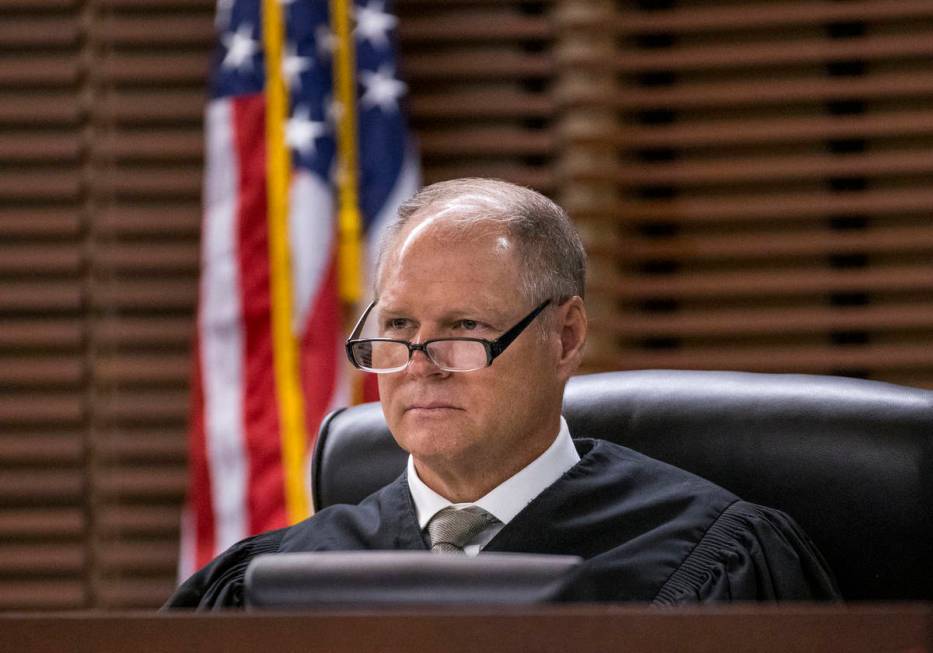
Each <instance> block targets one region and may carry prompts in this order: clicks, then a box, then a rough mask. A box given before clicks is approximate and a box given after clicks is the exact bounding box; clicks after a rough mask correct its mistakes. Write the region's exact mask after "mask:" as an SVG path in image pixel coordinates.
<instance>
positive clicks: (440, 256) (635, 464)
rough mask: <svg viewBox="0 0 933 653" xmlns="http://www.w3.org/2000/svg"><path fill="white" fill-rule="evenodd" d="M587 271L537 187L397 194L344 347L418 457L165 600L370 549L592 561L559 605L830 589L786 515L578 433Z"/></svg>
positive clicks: (831, 593)
mask: <svg viewBox="0 0 933 653" xmlns="http://www.w3.org/2000/svg"><path fill="white" fill-rule="evenodd" d="M585 272H586V255H585V252H584V250H583V246H582V243H581V241H580V238H579V236H578V234H577V233H576V231H575V230H574V227H573V225H572V223H571V222H570V221H569V219H568V218H567V215H566V214H565V213H564V211H563V210H562V209H561V208H560V207H559V206H557V205H556V204H554V203H553V202H551V201H550V200H548V199H547V198H545V197H543V196H542V195H540V194H538V193H536V192H534V191H531V190H529V189H526V188H522V187H519V186H515V185H512V184H509V183H505V182H502V181H495V180H486V179H461V180H454V181H447V182H442V183H438V184H434V185H432V186H428V187H427V188H425V189H423V190H422V191H421V192H420V193H418V194H417V195H416V196H415V197H414V198H412V199H411V200H409V201H408V202H406V203H405V204H404V205H403V206H402V207H401V209H400V211H399V216H398V219H397V221H396V222H395V223H394V224H393V225H392V226H391V227H390V229H389V231H388V233H387V235H386V237H385V241H384V243H383V250H382V254H381V256H380V262H379V265H378V269H377V275H376V281H375V287H374V291H375V292H374V295H375V300H374V301H373V303H372V304H371V305H370V306H369V308H368V309H367V310H366V311H365V312H364V314H363V315H362V316H361V318H360V321H359V323H358V324H357V326H356V328H355V329H354V331H353V333H352V334H351V336H350V339H349V340H348V342H347V351H348V354H349V356H350V358H351V361H352V362H353V364H354V365H355V366H356V367H358V368H360V369H363V370H365V371H367V372H372V373H375V374H377V375H378V380H379V392H380V397H381V402H382V409H383V412H384V414H385V418H386V421H387V423H388V426H389V429H390V430H391V432H392V434H393V436H394V437H395V439H396V441H397V442H398V444H399V446H401V447H402V448H403V449H405V450H406V451H408V453H409V454H410V456H409V458H408V465H407V469H406V470H405V471H404V473H402V475H401V476H400V477H399V478H398V479H396V480H395V481H394V482H392V483H391V484H389V485H387V486H386V487H384V488H382V489H381V490H379V491H377V492H376V493H374V494H373V495H371V496H369V497H368V498H366V499H364V500H363V501H362V502H360V503H359V504H358V505H336V506H331V507H328V508H325V509H324V510H321V511H320V512H319V513H317V514H316V515H314V516H313V517H311V518H309V519H307V520H305V521H304V522H301V523H299V524H297V525H295V526H292V527H290V528H285V529H281V530H277V531H272V532H268V533H263V534H260V535H257V536H255V537H252V538H248V539H246V540H243V541H242V542H240V543H238V544H235V545H234V546H232V547H231V548H230V549H228V550H227V551H226V552H225V553H223V554H221V555H220V556H218V557H217V558H216V559H215V560H214V561H213V562H211V563H209V564H208V565H207V566H206V567H204V568H203V569H201V570H200V571H198V572H197V573H195V574H194V575H193V576H192V577H191V578H189V579H188V580H187V581H186V582H185V583H184V584H183V585H181V587H180V588H179V589H178V590H177V591H176V593H175V594H174V596H172V597H171V599H170V600H169V602H168V603H167V606H169V607H178V608H180V607H191V608H217V607H237V606H240V605H241V604H242V586H243V576H244V573H245V570H246V567H247V565H248V563H249V561H250V560H251V559H252V558H253V557H254V556H256V555H258V554H261V553H275V552H291V551H328V550H369V549H409V550H425V549H433V550H436V551H440V552H453V553H454V554H465V555H477V554H482V552H483V551H496V552H506V551H512V552H524V553H550V554H572V555H578V556H581V557H583V558H584V562H583V563H582V564H581V565H580V566H579V567H578V568H577V571H575V572H574V575H573V576H572V577H570V578H569V579H568V580H567V582H566V584H565V585H564V587H563V588H562V590H561V592H560V595H559V598H561V599H564V600H585V601H594V600H598V601H643V602H652V603H655V604H661V605H665V604H678V603H688V602H698V601H699V602H707V601H739V600H742V601H748V600H812V599H831V598H835V597H837V596H838V594H837V590H836V588H835V584H834V582H833V580H832V576H831V574H830V572H829V570H828V569H827V568H826V564H825V562H824V561H823V558H822V557H821V555H820V554H819V552H818V551H817V550H816V549H815V548H814V546H813V544H812V542H811V541H810V540H809V539H808V537H807V536H806V534H805V533H803V532H802V531H801V529H800V528H799V527H798V526H797V525H796V524H795V523H794V521H793V520H792V519H791V518H790V517H788V516H787V515H785V514H783V513H781V512H779V511H776V510H772V509H769V508H766V507H762V506H758V505H754V504H750V503H746V502H744V501H742V500H741V499H740V498H738V497H736V496H735V495H733V494H732V493H730V492H729V491H727V490H725V489H723V488H720V487H718V486H716V485H713V484H712V483H710V482H708V481H706V480H704V479H701V478H699V477H697V476H694V475H692V474H689V473H687V472H685V471H683V470H680V469H677V468H675V467H672V466H670V465H667V464H664V463H661V462H659V461H656V460H653V459H651V458H648V457H646V456H643V455H641V454H639V453H637V452H635V451H632V450H630V449H627V448H624V447H621V446H618V445H615V444H611V443H609V442H606V441H603V440H595V439H589V438H587V434H586V433H570V432H569V430H568V428H567V424H566V422H565V421H564V419H563V418H562V417H561V413H560V410H561V402H562V397H563V392H564V386H565V384H566V383H567V380H568V379H569V378H570V376H571V375H573V374H574V372H575V371H576V370H577V367H578V366H579V364H580V361H581V358H582V355H583V347H584V342H585V340H586V332H587V316H586V308H585V306H584V302H583V296H584V280H585ZM364 333H365V334H366V335H367V336H368V335H369V334H370V333H372V334H373V335H374V337H362V335H361V334H364ZM350 473H352V470H350Z"/></svg>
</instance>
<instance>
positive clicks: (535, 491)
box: [407, 416, 580, 529]
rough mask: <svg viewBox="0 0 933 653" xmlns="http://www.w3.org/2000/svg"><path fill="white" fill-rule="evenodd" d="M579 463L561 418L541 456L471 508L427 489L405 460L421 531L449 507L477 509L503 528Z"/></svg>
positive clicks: (409, 463) (567, 430)
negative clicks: (490, 516) (553, 436)
mask: <svg viewBox="0 0 933 653" xmlns="http://www.w3.org/2000/svg"><path fill="white" fill-rule="evenodd" d="M579 460H580V454H578V453H577V449H576V447H574V446H573V440H572V439H571V437H570V429H569V428H568V427H567V422H566V420H565V419H564V418H563V416H561V418H560V430H559V431H558V432H557V435H556V436H555V438H554V442H552V443H551V446H549V447H548V448H547V450H546V451H545V452H544V453H542V454H541V455H540V456H538V457H537V458H535V459H534V460H532V461H531V462H530V463H528V465H526V466H525V467H524V468H523V469H521V470H519V471H518V472H517V473H516V474H515V475H514V476H512V477H511V478H509V479H507V480H505V481H503V482H502V483H500V484H499V485H497V486H496V487H495V488H493V489H492V490H491V491H490V492H489V493H488V494H486V495H485V496H483V497H481V498H480V499H479V500H478V501H476V502H475V503H472V504H452V503H451V502H450V501H449V500H447V499H445V498H444V497H442V496H441V495H440V494H438V493H437V492H435V491H434V490H432V489H431V488H429V487H428V486H427V485H425V484H424V481H422V480H421V479H420V478H419V477H418V473H417V472H416V471H415V462H414V459H413V458H412V457H411V456H410V455H409V456H408V474H407V476H408V489H409V491H410V492H411V497H412V500H413V501H414V503H415V511H416V512H417V513H418V525H419V527H421V528H422V529H424V527H425V526H427V525H428V522H429V521H431V518H432V517H433V516H434V515H435V514H437V512H438V511H439V510H441V509H443V508H446V507H448V506H451V505H453V506H455V507H460V506H463V505H475V506H479V507H480V508H482V509H483V510H485V511H486V512H488V513H489V514H491V515H492V516H494V517H495V518H496V519H498V520H499V521H501V522H502V523H503V524H508V523H509V522H510V521H512V519H513V518H514V517H515V515H517V514H518V513H519V512H521V510H522V509H523V508H524V507H525V506H527V505H528V504H529V503H531V501H532V500H533V499H534V498H535V497H536V496H538V495H539V494H541V492H543V491H544V489H545V488H547V487H548V486H549V485H551V484H552V483H553V482H554V481H556V480H557V479H559V478H560V477H561V476H563V475H564V472H566V471H567V470H568V469H570V468H571V467H573V466H574V465H575V464H577V462H579Z"/></svg>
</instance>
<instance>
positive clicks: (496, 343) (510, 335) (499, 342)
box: [489, 299, 551, 362]
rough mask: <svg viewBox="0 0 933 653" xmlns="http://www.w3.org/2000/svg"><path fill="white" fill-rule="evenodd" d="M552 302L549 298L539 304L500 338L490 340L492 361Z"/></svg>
mask: <svg viewBox="0 0 933 653" xmlns="http://www.w3.org/2000/svg"><path fill="white" fill-rule="evenodd" d="M550 303H551V300H550V299H549V300H547V301H546V302H544V303H543V304H541V305H540V306H538V308H536V309H535V310H533V311H532V312H531V313H529V314H528V315H527V316H526V317H525V319H523V320H522V321H521V322H519V323H518V324H516V325H515V326H513V327H512V328H511V329H509V330H508V331H506V332H505V333H503V334H502V335H501V336H499V337H498V338H496V339H495V340H493V341H492V342H490V343H489V351H490V362H491V361H492V359H493V358H495V357H496V356H498V355H499V354H501V353H502V352H503V351H505V348H506V347H508V346H509V345H511V344H512V341H513V340H515V339H516V338H517V337H518V336H520V335H521V334H522V331H524V330H525V327H527V326H528V325H529V324H531V321H532V320H534V319H535V318H536V317H538V313H540V312H541V311H543V310H544V309H545V307H547V305H548V304H550Z"/></svg>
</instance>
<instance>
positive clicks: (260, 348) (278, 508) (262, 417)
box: [233, 96, 287, 533]
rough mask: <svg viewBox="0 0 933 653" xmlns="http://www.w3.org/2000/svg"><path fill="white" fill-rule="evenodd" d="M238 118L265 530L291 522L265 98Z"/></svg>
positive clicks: (258, 480) (254, 507) (252, 469)
mask: <svg viewBox="0 0 933 653" xmlns="http://www.w3.org/2000/svg"><path fill="white" fill-rule="evenodd" d="M233 122H234V132H235V134H236V149H237V158H238V160H239V162H240V168H239V182H238V187H239V191H240V192H239V204H238V207H237V214H238V215H237V217H238V223H239V230H238V241H239V247H238V250H239V261H238V264H239V269H240V284H241V288H240V290H241V306H242V310H243V327H244V339H243V346H244V357H243V361H244V374H243V379H244V385H245V392H244V397H243V420H244V426H245V429H244V430H245V438H246V449H247V457H248V460H247V469H248V473H247V479H248V489H247V499H246V505H247V509H248V510H249V515H248V520H247V524H248V529H249V532H250V533H258V532H261V531H265V530H269V529H272V528H279V527H281V526H284V525H285V524H286V522H287V518H286V510H285V485H284V471H283V469H282V441H281V435H280V433H281V430H280V429H281V426H280V424H279V406H278V399H277V396H276V388H275V374H274V358H273V356H274V351H273V346H272V319H271V301H272V300H271V296H270V286H269V282H270V278H269V229H268V213H267V210H268V205H267V196H266V184H265V179H266V139H265V98H263V97H262V96H252V97H244V98H240V99H237V100H235V101H234V103H233Z"/></svg>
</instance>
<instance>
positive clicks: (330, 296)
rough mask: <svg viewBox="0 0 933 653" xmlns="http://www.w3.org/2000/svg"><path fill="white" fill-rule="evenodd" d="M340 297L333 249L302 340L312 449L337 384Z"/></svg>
mask: <svg viewBox="0 0 933 653" xmlns="http://www.w3.org/2000/svg"><path fill="white" fill-rule="evenodd" d="M340 330H341V324H340V300H339V299H338V293H337V256H336V251H334V250H333V249H332V250H331V253H330V261H329V263H328V265H327V272H326V274H325V275H324V277H323V278H322V279H321V285H320V286H318V292H317V295H316V296H315V298H314V304H313V305H312V306H311V310H310V311H309V313H308V318H307V322H306V324H305V329H304V336H303V337H302V340H301V354H300V356H301V386H302V391H303V393H304V399H305V423H306V424H307V431H308V451H311V450H312V448H313V446H314V440H315V438H316V437H317V432H318V428H319V427H320V425H321V420H322V419H323V418H324V415H325V413H326V412H327V410H328V408H330V404H331V400H332V399H333V396H334V391H335V388H336V385H337V365H338V358H337V356H338V350H337V343H338V342H339V338H340Z"/></svg>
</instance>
